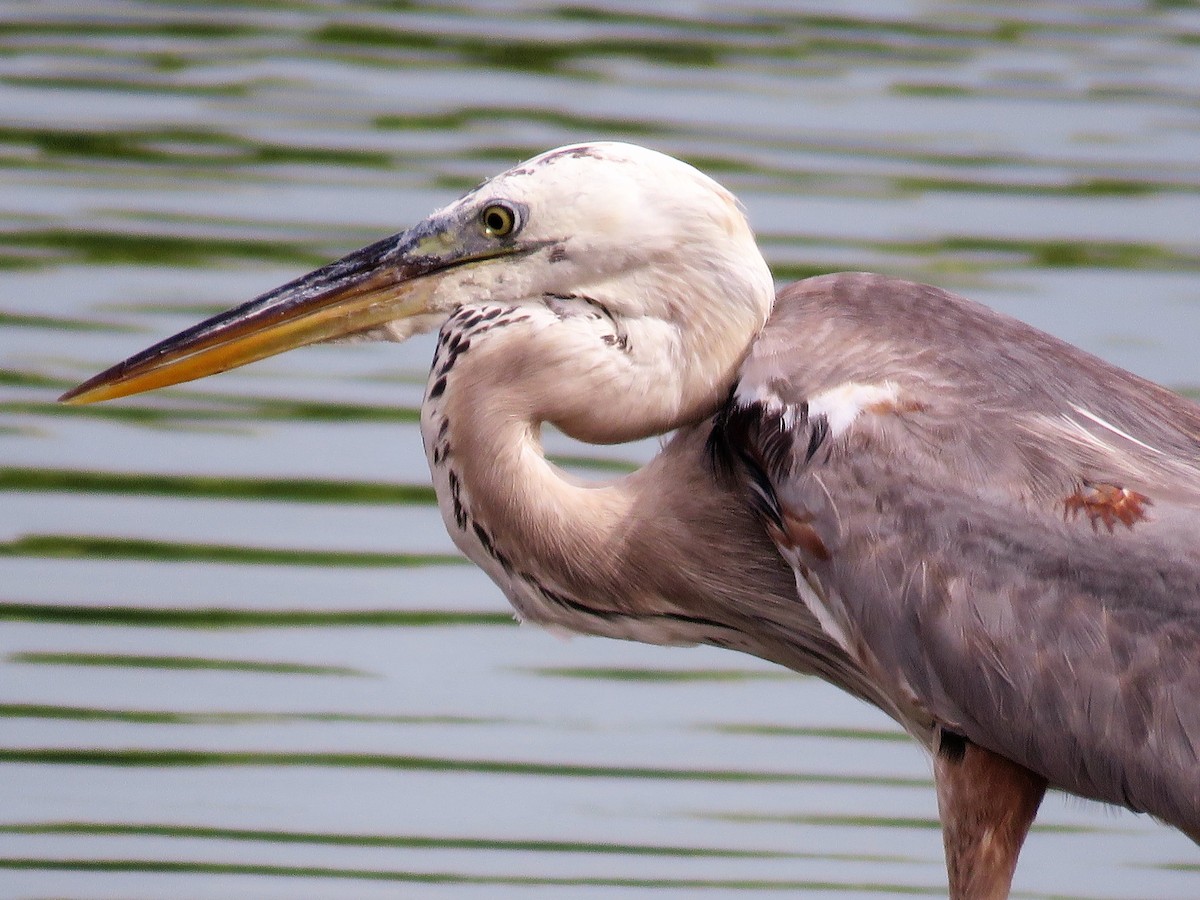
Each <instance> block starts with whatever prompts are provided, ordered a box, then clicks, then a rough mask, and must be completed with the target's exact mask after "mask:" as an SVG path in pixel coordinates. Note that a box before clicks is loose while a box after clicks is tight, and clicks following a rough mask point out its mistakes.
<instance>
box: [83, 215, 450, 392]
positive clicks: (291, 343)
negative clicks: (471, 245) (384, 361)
mask: <svg viewBox="0 0 1200 900" xmlns="http://www.w3.org/2000/svg"><path fill="white" fill-rule="evenodd" d="M445 238H446V235H444V234H441V233H438V232H436V231H434V230H433V229H431V228H430V227H428V223H424V224H423V225H421V226H417V227H416V228H414V229H412V230H411V231H408V232H405V233H403V234H399V235H394V236H392V237H390V238H386V239H384V240H382V241H379V242H377V243H374V244H371V245H370V246H369V247H364V248H363V249H361V250H358V251H356V252H354V253H351V254H350V255H349V256H346V257H344V258H342V259H340V260H338V261H337V262H333V263H330V264H329V265H327V266H324V267H323V268H320V269H317V270H316V271H315V272H312V273H310V274H308V275H305V276H303V277H301V278H298V279H296V280H295V281H292V282H290V283H288V284H285V285H283V287H280V288H276V289H275V290H273V291H269V292H268V293H266V294H263V295H262V296H260V297H258V298H256V299H254V300H251V301H250V302H249V303H246V304H244V305H242V306H239V307H237V308H235V309H231V310H229V311H228V312H224V313H221V314H219V315H216V316H213V317H212V318H211V319H208V320H206V321H204V322H201V323H200V324H199V325H196V326H193V327H192V328H189V329H187V330H186V331H183V332H180V333H179V334H177V335H175V336H174V337H169V338H167V339H166V340H164V341H161V342H160V343H157V344H155V345H154V346H153V347H150V348H149V349H146V350H143V351H142V352H141V353H138V354H136V355H134V356H131V357H130V358H129V359H127V360H125V361H124V362H121V363H118V364H117V365H115V366H113V367H112V368H110V369H107V370H106V371H104V372H101V373H100V374H99V375H97V376H95V377H94V378H90V379H88V380H87V381H85V382H84V383H83V384H81V385H79V386H78V387H76V388H73V389H72V390H70V391H67V392H66V393H65V394H63V395H62V397H60V398H59V400H61V401H62V402H64V403H71V404H83V403H95V402H97V401H100V400H111V399H113V398H114V397H125V396H128V395H129V394H137V393H141V392H142V391H149V390H153V389H154V388H160V387H166V386H167V385H172V384H179V383H180V382H184V381H191V380H193V379H196V378H203V377H204V376H205V375H212V374H214V373H217V372H224V371H226V370H228V369H233V368H236V367H237V366H243V365H245V364H246V363H250V362H254V361H255V360H259V359H264V358H266V357H268V356H274V355H275V354H277V353H283V352H284V351H285V350H291V349H292V348H294V347H301V346H304V345H306V344H313V343H316V342H318V341H324V340H329V339H331V338H336V337H341V336H343V335H347V334H352V333H354V332H357V331H364V330H367V329H370V328H374V327H377V326H380V325H382V324H384V323H386V322H392V321H395V320H397V319H404V318H409V317H412V316H418V315H421V314H422V313H427V312H431V310H430V309H429V308H428V302H429V298H430V294H431V289H432V286H431V284H430V282H431V281H432V279H428V278H421V277H420V276H422V275H428V274H431V273H433V272H436V271H438V270H441V269H445V268H448V267H450V266H453V265H455V264H457V263H463V262H470V261H473V260H471V259H464V258H463V257H462V256H460V255H458V254H454V253H447V252H446V251H447V250H449V249H450V248H449V247H448V246H447V242H446V240H445Z"/></svg>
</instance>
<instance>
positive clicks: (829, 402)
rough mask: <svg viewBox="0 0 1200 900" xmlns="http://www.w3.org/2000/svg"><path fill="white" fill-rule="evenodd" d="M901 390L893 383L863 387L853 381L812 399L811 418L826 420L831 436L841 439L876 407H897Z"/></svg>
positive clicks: (863, 385)
mask: <svg viewBox="0 0 1200 900" xmlns="http://www.w3.org/2000/svg"><path fill="white" fill-rule="evenodd" d="M898 400H899V390H898V389H897V387H896V385H895V384H894V383H893V382H891V381H885V382H884V383H883V384H860V383H859V382H856V381H849V382H846V383H845V384H839V385H838V386H837V387H835V388H831V389H830V390H828V391H822V392H821V393H819V394H817V395H815V396H813V397H810V398H809V399H808V415H809V417H810V418H811V417H814V416H824V417H825V421H826V422H828V423H829V434H830V436H831V437H838V436H840V435H842V434H844V433H845V432H846V430H847V429H849V428H850V426H851V425H853V424H854V420H855V419H857V418H858V417H859V414H861V413H862V412H863V411H864V410H867V409H870V408H871V407H873V406H881V405H882V406H894V405H896V403H897V401H898Z"/></svg>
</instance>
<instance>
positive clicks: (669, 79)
mask: <svg viewBox="0 0 1200 900" xmlns="http://www.w3.org/2000/svg"><path fill="white" fill-rule="evenodd" d="M648 9H652V10H653V11H652V12H648V11H647V10H648ZM589 138H617V139H626V140H633V141H637V142H641V143H646V144H649V145H651V146H654V147H656V148H659V149H662V150H665V151H667V152H669V153H672V154H675V155H678V156H682V157H684V158H686V159H688V160H690V161H692V162H694V163H695V164H697V165H698V166H700V167H702V168H704V169H705V170H706V171H708V172H710V173H711V174H713V175H714V176H716V177H717V178H719V179H720V180H721V181H723V182H724V183H725V184H726V185H728V186H729V187H730V188H732V189H733V190H734V191H735V192H736V193H737V194H738V195H739V196H740V197H741V198H742V200H743V201H744V202H745V204H746V207H747V209H748V210H749V214H750V217H751V219H752V220H753V223H754V225H755V227H756V229H757V231H758V233H759V235H760V237H761V242H762V246H763V249H764V252H765V253H766V255H767V258H768V260H769V261H770V263H771V265H772V267H773V269H774V271H775V272H776V275H777V277H778V278H779V279H780V280H781V281H787V280H791V279H795V278H798V277H803V276H805V275H808V274H813V273H819V272H826V271H831V270H839V269H870V270H878V271H883V272H888V273H892V274H897V275H904V276H909V277H913V278H917V279H921V280H926V281H930V282H933V283H936V284H938V285H941V286H943V287H947V288H950V289H953V290H957V291H959V292H962V293H966V294H968V295H970V296H972V297H974V298H976V299H979V300H982V301H984V302H986V303H989V304H991V305H992V306H994V307H996V308H998V309H1001V310H1003V311H1005V312H1008V313H1012V314H1015V315H1017V316H1019V317H1021V318H1023V319H1026V320H1028V321H1030V322H1033V323H1034V324H1036V325H1038V326H1040V327H1043V328H1046V329H1048V330H1049V331H1052V332H1054V333H1055V334H1058V335H1060V336H1062V337H1064V338H1067V339H1068V340H1071V341H1074V342H1076V343H1079V344H1081V345H1083V346H1084V347H1085V348H1087V349H1089V350H1091V351H1093V352H1095V353H1098V354H1100V355H1101V356H1103V357H1105V358H1107V359H1110V360H1112V361H1114V362H1116V363H1119V364H1120V365H1123V366H1126V367H1128V368H1131V369H1133V370H1134V371H1137V372H1139V373H1142V374H1144V375H1147V376H1149V377H1151V378H1154V379H1157V380H1160V381H1162V382H1164V383H1166V384H1168V385H1169V386H1171V387H1173V388H1176V389H1178V390H1181V391H1185V392H1188V391H1194V390H1196V389H1197V387H1198V386H1200V358H1198V356H1197V354H1196V352H1195V346H1196V339H1197V336H1198V335H1200V277H1198V270H1200V237H1198V226H1200V196H1198V195H1200V7H1198V5H1197V4H1196V3H1194V2H1182V0H1177V2H1171V0H1159V2H1141V3H1135V2H1119V0H1105V2H1093V3H1088V2H1072V0H1059V2H1030V3H1024V4H1018V3H1005V4H1001V3H983V2H979V3H976V2H949V0H942V2H937V0H930V2H895V3H887V4H876V3H871V2H867V0H845V2H834V0H830V2H821V3H803V2H774V3H772V2H756V3H738V2H733V3H715V2H714V3H696V2H664V3H657V4H644V3H643V4H637V3H623V2H607V3H586V2H585V3H563V4H555V3H534V2H527V3H520V2H516V3H485V2H479V3H455V2H452V0H447V2H428V3H426V2H420V0H417V2H401V0H395V2H385V0H379V2H353V3H351V2H346V3H335V2H325V0H307V2H306V0H295V2H292V0H260V2H210V3H205V4H193V3H185V2H171V0H158V2H155V0H140V2H138V0H126V2H123V0H89V2H88V3H82V2H79V3H71V2H4V3H0V557H2V559H0V620H2V621H0V896H2V897H28V898H34V897H38V898H41V897H56V898H117V897H120V898H160V897H164V896H173V897H185V896H186V897H204V898H208V897H212V898H218V897H220V898H225V897H261V898H268V897H279V898H309V897H313V898H316V897H375V896H388V897H393V896H405V897H432V898H447V900H449V898H468V897H488V898H492V897H528V896H541V897H555V898H559V897H562V898H588V900H633V898H682V897H693V896H704V897H714V898H724V897H729V898H733V897H739V898H740V897H748V896H752V895H760V894H762V895H768V894H769V895H779V894H780V893H781V892H792V893H794V894H797V895H802V896H809V897H835V896H836V897H873V896H882V895H888V894H897V893H899V894H911V895H916V896H938V895H944V892H945V887H944V885H945V876H944V871H943V863H942V851H941V843H940V836H939V832H938V830H937V821H936V806H935V801H934V796H933V791H932V784H931V779H930V769H929V764H928V761H927V760H926V758H925V757H924V755H923V754H922V752H921V751H920V750H918V749H917V748H916V747H915V746H914V745H913V744H912V743H911V742H909V741H908V740H907V739H906V738H905V737H903V736H902V735H901V734H899V732H898V730H897V729H896V728H895V727H894V726H893V725H892V724H891V723H890V722H889V721H888V720H887V719H885V718H884V717H883V716H882V715H880V714H878V713H876V712H875V711H873V710H871V709H869V708H867V707H865V706H863V705H861V704H859V703H857V702H856V701H854V700H851V699H849V698H848V697H845V696H844V695H842V694H840V693H838V692H837V691H835V690H833V689H832V688H829V687H827V686H826V685H824V684H822V683H820V682H818V681H815V680H813V679H807V678H801V677H799V676H795V675H792V674H790V673H787V672H784V671H782V670H780V669H777V668H773V667H771V666H769V665H767V664H764V663H760V662H758V661H756V660H753V659H749V658H745V657H741V656H737V655H733V654H730V653H725V652H720V651H716V650H710V649H693V650H664V649H661V648H653V647H642V646H637V645H633V644H624V643H618V642H606V641H602V640H596V639H582V638H579V639H575V640H573V641H570V642H562V641H560V640H558V639H556V638H553V637H550V636H548V635H546V634H544V633H541V632H538V631H536V630H533V629H518V628H516V627H515V626H514V625H513V624H512V620H511V617H510V615H509V612H508V609H507V606H506V604H505V602H504V600H503V598H502V597H501V595H500V594H499V592H498V591H497V590H496V589H495V588H494V587H493V586H492V585H491V584H490V583H489V582H488V581H487V580H486V578H484V577H483V576H482V575H481V574H479V573H478V572H476V571H475V570H474V569H472V568H471V567H470V566H467V565H465V564H464V563H463V561H462V560H461V559H460V557H459V556H458V555H457V554H456V552H455V551H454V549H453V547H452V545H451V544H450V541H449V539H448V538H447V537H446V536H445V534H444V532H443V530H442V526H441V522H440V519H439V517H438V514H437V511H436V509H435V507H434V505H433V497H432V493H431V490H430V488H429V486H428V480H427V474H426V469H425V462H424V458H423V455H422V453H421V448H420V440H419V435H418V432H417V425H416V419H417V406H418V404H419V401H420V397H421V393H422V388H423V384H424V378H425V373H426V369H427V366H428V361H429V357H430V354H431V344H430V343H429V341H428V340H423V341H417V342H414V343H412V344H410V345H405V346H400V347H397V346H394V345H378V346H333V347H320V348H313V349H309V350H305V351H302V352H296V353H293V354H289V355H287V356H285V357H281V358H277V359H275V360H272V361H269V362H266V363H263V364H259V365H256V366H253V367H251V368H249V369H245V370H241V371H238V372H235V373H231V374H229V375H226V376H223V377H221V378H218V379H213V380H209V381H206V382H203V383H200V384H198V385H194V386H190V387H184V388H179V389H175V390H171V391H164V392H162V393H161V394H157V395H151V396H146V397H138V398H134V399H131V400H128V401H122V402H117V403H113V404H109V405H105V406H99V407H88V408H70V409H68V408H63V407H59V406H56V405H55V404H54V402H53V401H54V398H55V397H56V396H57V394H58V393H60V392H61V391H62V390H64V389H66V388H67V387H69V386H71V385H73V384H74V383H76V382H77V381H79V380H81V379H83V378H84V377H86V376H88V375H90V374H93V373H94V372H96V371H98V370H99V369H100V368H103V367H105V366H107V365H109V364H111V363H112V362H114V361H116V360H117V359H120V358H122V357H124V356H126V355H128V354H129V353H131V352H133V351H135V350H138V349H140V348H141V347H143V346H145V345H146V344H148V343H150V342H151V341H153V340H155V339H157V338H159V337H161V336H164V335H166V334H168V333H171V332H174V331H176V330H178V329H180V328H182V327H184V326H186V325H188V324H190V323H192V322H193V321H194V320H196V319H197V318H198V317H200V316H202V315H205V314H208V313H211V312H214V311H216V310H219V309H221V308H224V307H226V306H228V305H231V304H233V303H235V302H240V301H241V300H244V299H248V298H249V297H251V296H253V295H255V294H257V293H259V292H261V291H263V290H265V289H267V288H270V287H272V286H274V285H276V284H277V283H281V282H283V281H285V280H288V279H290V278H292V277H294V276H295V275H297V274H300V273H301V272H303V271H306V270H307V269H309V268H311V267H314V266H316V265H318V264H320V263H322V262H323V261H326V260H328V259H330V258H332V257H335V256H338V255H341V254H342V253H344V252H346V251H348V250H350V249H353V248H354V247H356V246H358V245H360V244H363V243H366V242H368V241H370V240H373V239H375V238H377V237H381V236H383V235H385V234H389V233H392V232H394V231H397V230H399V229H400V228H402V227H403V226H405V225H406V224H409V223H412V222H414V221H416V220H417V219H419V218H421V217H422V216H424V215H425V214H426V213H427V212H429V211H430V210H431V209H433V208H434V207H436V206H440V205H442V204H444V203H446V202H448V201H449V200H451V199H453V198H454V197H455V196H457V195H458V194H459V193H461V192H462V191H463V190H465V189H466V188H468V187H470V186H471V185H473V184H475V183H476V182H478V181H479V180H480V179H482V178H484V177H486V176H488V175H490V174H493V173H495V172H497V171H499V170H501V169H503V168H506V167H507V166H508V165H510V164H511V163H514V162H516V161H518V160H520V159H522V158H524V157H527V156H530V155H532V154H534V153H536V152H538V151H540V150H542V149H545V148H548V147H552V146H555V145H559V144H563V143H567V142H571V141H577V140H582V139H589ZM655 446H656V443H655V442H644V443H642V444H638V445H635V446H626V447H616V448H605V449H596V448H590V447H583V446H580V445H574V444H571V443H569V442H567V441H565V440H562V439H555V440H554V441H553V442H552V450H553V451H554V452H555V453H556V454H557V455H558V458H559V460H560V461H563V462H564V463H565V464H567V465H569V466H571V467H572V468H574V469H576V470H577V471H581V472H589V471H590V472H594V473H596V474H599V475H605V474H612V473H613V472H619V471H621V470H624V469H627V468H629V467H631V466H633V465H636V464H637V463H639V462H640V461H643V460H645V459H646V458H647V457H648V456H649V455H650V454H652V453H653V452H654V449H655ZM1198 868H1200V854H1197V851H1196V849H1195V847H1194V846H1193V845H1192V844H1191V843H1189V842H1188V841H1187V840H1185V839H1184V838H1182V837H1181V836H1179V835H1178V834H1176V833H1174V832H1172V831H1169V830H1167V829H1165V828H1162V827H1159V826H1157V825H1156V824H1154V823H1153V822H1151V821H1148V820H1146V819H1145V818H1144V817H1138V816H1134V815H1132V814H1129V813H1118V812H1115V811H1112V810H1108V809H1104V808H1101V807H1099V806H1097V805H1093V804H1086V803H1083V802H1080V801H1072V800H1066V799H1064V798H1062V797H1057V796H1052V797H1050V798H1049V799H1048V800H1047V802H1046V804H1045V806H1044V808H1043V812H1042V815H1041V817H1040V819H1039V822H1038V824H1037V825H1036V826H1035V829H1034V834H1033V836H1032V837H1031V839H1030V841H1029V843H1028V845H1027V848H1026V851H1025V853H1024V856H1023V859H1022V865H1021V867H1020V869H1019V871H1018V874H1017V879H1016V885H1017V890H1018V891H1019V894H1020V896H1025V897H1049V896H1054V897H1072V898H1085V897H1086V898H1147V897H1156V898H1157V897H1189V896H1194V895H1196V894H1197V893H1198V892H1200V872H1198V871H1197V869H1198Z"/></svg>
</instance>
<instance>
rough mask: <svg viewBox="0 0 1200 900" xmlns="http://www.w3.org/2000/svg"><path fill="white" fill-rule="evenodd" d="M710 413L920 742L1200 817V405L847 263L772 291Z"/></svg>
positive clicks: (850, 641) (972, 307)
mask: <svg viewBox="0 0 1200 900" xmlns="http://www.w3.org/2000/svg"><path fill="white" fill-rule="evenodd" d="M718 428H719V429H720V430H721V431H722V435H723V440H724V442H725V446H726V447H727V448H729V452H730V453H731V455H733V456H735V457H736V458H737V459H738V461H739V463H740V467H741V477H742V478H743V479H745V482H746V487H747V489H748V490H749V491H750V493H751V495H752V496H753V497H754V498H755V500H756V505H757V507H758V509H759V511H760V514H761V516H762V518H763V520H764V521H765V522H766V524H767V527H768V530H769V531H770V533H771V535H772V537H773V539H774V540H775V542H776V544H777V546H778V547H779V549H780V551H781V552H782V553H783V555H784V557H785V558H786V559H787V560H788V562H789V563H791V565H792V567H793V568H794V569H795V571H796V576H797V578H796V580H797V588H798V593H799V596H800V599H801V600H802V601H803V602H804V603H805V604H806V605H807V606H808V607H809V608H810V609H811V610H812V612H813V613H814V615H816V617H817V619H818V620H819V621H820V622H821V624H822V626H823V627H824V629H825V630H826V632H827V633H829V635H830V636H831V637H832V638H834V639H835V640H836V641H837V642H838V643H839V644H840V645H841V646H842V648H843V649H844V650H845V651H846V652H847V653H848V654H849V655H850V656H851V657H852V658H853V659H855V660H856V661H857V663H858V664H859V666H861V667H862V668H863V670H864V671H865V672H866V673H867V675H868V677H869V678H871V679H873V680H875V681H876V682H877V683H878V684H881V685H883V686H884V688H885V690H886V691H887V692H888V693H889V696H890V698H891V705H892V708H891V710H890V711H891V712H892V713H893V715H896V716H897V718H899V719H901V721H902V722H904V724H906V725H907V726H908V727H909V728H910V729H911V730H913V731H914V733H918V734H927V733H928V730H929V728H930V727H933V726H942V727H945V728H948V729H950V730H951V731H955V732H958V733H960V734H962V735H964V736H966V737H967V738H968V739H970V740H971V741H973V742H975V743H977V744H979V745H981V746H984V747H986V748H988V749H991V750H993V751H996V752H998V753H1000V754H1002V755H1004V756H1006V757H1008V758H1010V759H1012V760H1015V761H1017V762H1019V763H1021V764H1022V765H1024V766H1026V767H1028V768H1030V769H1032V770H1033V771H1035V772H1039V773H1041V774H1043V775H1044V776H1046V777H1047V778H1048V779H1049V781H1050V782H1051V784H1052V785H1054V786H1057V787H1060V788H1063V789H1066V790H1069V791H1072V792H1074V793H1078V794H1081V795H1084V796H1088V797H1093V798H1096V799H1100V800H1105V801H1108V802H1112V803H1118V804H1122V805H1124V806H1127V807H1130V808H1132V809H1135V810H1140V811H1148V812H1151V813H1153V814H1154V815H1156V816H1159V817H1160V818H1162V819H1165V820H1167V821H1168V822H1171V823H1173V824H1175V825H1177V826H1178V827H1180V828H1182V829H1183V830H1185V831H1187V832H1189V833H1191V834H1193V835H1195V834H1197V833H1200V764H1198V762H1197V747H1198V746H1200V466H1198V462H1200V409H1198V408H1197V407H1195V406H1194V405H1192V404H1191V403H1189V402H1187V401H1185V400H1183V399H1181V398H1180V397H1178V396H1177V395H1175V394H1172V393H1170V392H1169V391H1166V390H1165V389H1163V388H1160V387H1158V386H1156V385H1153V384H1151V383H1149V382H1146V381H1144V380H1142V379H1139V378H1137V377H1135V376H1133V375H1130V374H1129V373H1127V372H1124V371H1121V370H1119V369H1116V368H1114V367H1112V366H1109V365H1107V364H1105V363H1103V362H1102V361H1100V360H1098V359H1096V358H1094V357H1092V356H1090V355H1088V354H1086V353H1083V352H1082V351H1080V350H1078V349H1076V348H1073V347H1071V346H1069V345H1067V344H1064V343H1062V342H1060V341H1057V340H1055V339H1054V338H1051V337H1049V336H1047V335H1045V334H1043V333H1041V332H1039V331H1037V330H1035V329H1032V328H1030V327H1029V326H1026V325H1023V324H1021V323H1019V322H1017V321H1015V320H1012V319H1009V318H1007V317H1004V316H1000V315H998V314H996V313H994V312H991V311H989V310H987V309H986V308H984V307H981V306H978V305H976V304H973V303H970V302H969V301H966V300H963V299H961V298H958V297H955V296H953V295H950V294H947V293H945V292H943V291H939V290H937V289H935V288H930V287H925V286H921V285H914V284H910V283H907V282H902V281H897V280H894V279H886V278H883V277H881V276H871V275H849V274H847V275H836V276H826V277H822V278H816V279H809V280H808V281H804V282H801V283H799V284H797V285H793V286H792V287H791V288H789V289H787V290H785V291H784V292H783V293H782V294H781V295H780V297H779V300H778V303H777V306H776V310H775V312H774V313H773V314H772V317H771V320H770V322H769V323H768V325H767V327H766V329H765V330H764V332H763V334H762V335H761V337H760V338H759V340H758V341H757V342H756V344H755V346H754V348H753V349H752V352H751V354H750V356H749V358H748V359H747V361H746V363H745V364H744V367H743V372H742V378H741V381H740V383H739V386H738V388H737V391H736V394H735V397H734V398H733V400H731V402H730V404H729V405H728V406H727V408H726V409H725V410H724V412H723V413H722V417H721V419H720V420H719V425H718Z"/></svg>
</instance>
